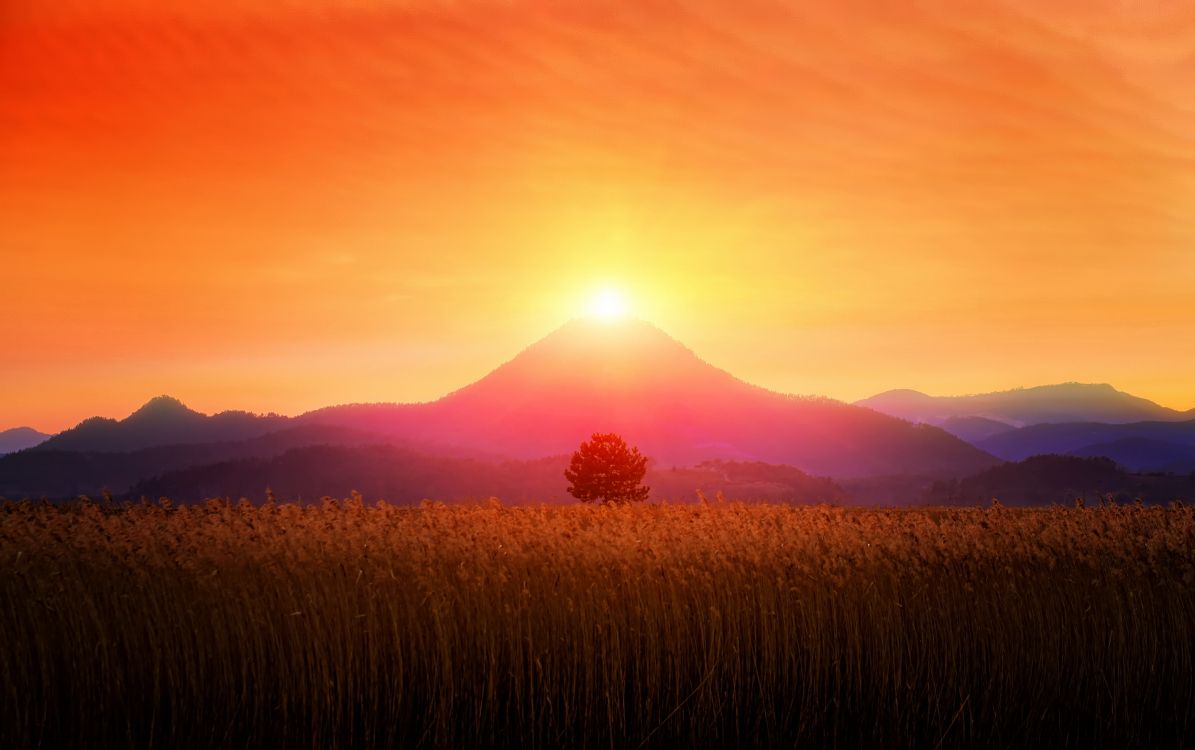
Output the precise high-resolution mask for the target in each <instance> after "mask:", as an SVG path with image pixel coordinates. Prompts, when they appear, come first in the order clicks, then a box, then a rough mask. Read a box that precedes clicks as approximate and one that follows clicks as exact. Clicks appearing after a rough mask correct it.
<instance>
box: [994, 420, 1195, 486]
mask: <svg viewBox="0 0 1195 750" xmlns="http://www.w3.org/2000/svg"><path fill="white" fill-rule="evenodd" d="M976 445H978V446H980V447H982V448H983V449H984V450H986V451H989V452H990V453H992V454H993V455H996V456H999V457H1000V458H1003V459H1006V460H1008V461H1019V460H1021V459H1024V458H1028V457H1029V456H1035V455H1039V454H1045V453H1063V454H1071V455H1076V456H1107V457H1108V458H1111V459H1113V460H1114V461H1116V462H1117V463H1119V464H1121V465H1122V466H1124V467H1126V468H1129V469H1132V470H1134V471H1172V472H1180V473H1189V472H1192V471H1195V420H1187V421H1184V422H1132V423H1130V424H1102V423H1098V422H1072V423H1066V424H1036V425H1030V426H1028V427H1022V428H1020V429H1017V430H1010V431H1008V432H1003V433H1000V434H998V435H993V436H992V437H990V438H987V439H985V440H981V441H978V442H977V443H976Z"/></svg>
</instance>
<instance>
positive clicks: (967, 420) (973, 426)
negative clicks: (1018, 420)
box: [938, 417, 1016, 445]
mask: <svg viewBox="0 0 1195 750" xmlns="http://www.w3.org/2000/svg"><path fill="white" fill-rule="evenodd" d="M938 426H939V427H941V428H942V429H943V430H946V431H947V432H949V433H950V434H951V435H954V436H955V437H957V438H962V439H963V440H966V441H967V442H968V443H971V444H972V445H974V444H975V443H977V442H979V441H980V440H987V439H988V438H990V437H993V436H995V435H1000V434H1001V433H1005V432H1008V431H1009V430H1015V429H1016V427H1015V426H1013V425H1010V424H1009V423H1007V422H1000V421H998V420H995V419H988V418H987V417H947V418H946V419H944V420H942V422H941V424H939V425H938Z"/></svg>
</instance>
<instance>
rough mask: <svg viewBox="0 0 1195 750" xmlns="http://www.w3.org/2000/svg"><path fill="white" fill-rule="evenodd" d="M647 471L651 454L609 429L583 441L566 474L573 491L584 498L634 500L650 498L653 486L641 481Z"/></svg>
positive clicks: (616, 500)
mask: <svg viewBox="0 0 1195 750" xmlns="http://www.w3.org/2000/svg"><path fill="white" fill-rule="evenodd" d="M646 473H647V457H646V456H643V455H641V454H640V453H639V449H638V448H629V447H627V442H626V441H625V440H623V439H622V438H620V437H619V436H618V435H615V434H614V433H612V432H609V433H594V434H593V437H591V438H590V439H589V440H588V441H587V442H584V443H581V447H580V448H578V449H577V452H576V453H574V454H573V460H572V461H571V462H569V465H568V468H567V469H565V470H564V478H565V479H567V480H568V481H569V486H568V491H569V494H570V495H572V496H573V497H575V498H577V499H578V500H580V501H581V502H585V503H590V502H594V501H595V500H597V501H601V502H605V503H630V502H640V501H643V500H646V499H647V493H648V492H650V491H651V488H650V487H644V486H643V485H642V484H640V483H641V482H642V481H643V475H644V474H646Z"/></svg>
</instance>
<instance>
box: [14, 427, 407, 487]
mask: <svg viewBox="0 0 1195 750" xmlns="http://www.w3.org/2000/svg"><path fill="white" fill-rule="evenodd" d="M379 443H402V441H400V440H398V439H397V438H386V437H382V436H379V435H376V434H373V433H369V432H363V431H360V430H351V429H348V428H344V427H326V426H324V425H318V424H311V425H301V426H297V427H289V428H287V429H284V430H279V431H278V432H272V433H269V434H267V435H261V436H258V437H255V438H251V439H248V440H239V441H230V442H217V443H184V444H176V445H161V446H154V447H152V448H141V449H139V450H135V451H122V452H112V451H64V450H55V449H47V450H27V451H21V452H19V453H13V454H10V455H7V456H0V497H8V498H19V497H43V496H44V497H52V498H64V497H75V496H78V495H92V496H97V495H99V494H100V493H101V492H104V491H108V492H111V493H112V494H114V495H124V494H126V493H127V492H128V490H129V487H131V486H132V485H133V484H136V483H138V482H141V481H143V480H147V479H149V478H152V477H156V476H159V475H162V474H165V473H168V472H171V471H177V470H180V469H185V468H188V467H195V466H204V465H210V464H214V463H219V462H222V461H237V460H246V459H255V458H270V457H273V456H276V455H279V454H282V453H285V452H286V451H289V450H292V449H295V448H302V447H307V446H313V445H326V446H338V447H344V446H350V447H351V446H364V445H374V444H379ZM420 448H421V449H426V448H425V447H424V446H420Z"/></svg>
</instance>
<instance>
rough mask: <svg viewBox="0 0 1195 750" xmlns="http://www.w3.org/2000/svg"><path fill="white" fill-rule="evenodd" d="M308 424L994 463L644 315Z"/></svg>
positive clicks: (845, 458) (826, 468) (840, 460)
mask: <svg viewBox="0 0 1195 750" xmlns="http://www.w3.org/2000/svg"><path fill="white" fill-rule="evenodd" d="M298 421H299V422H300V423H311V422H316V423H323V424H333V425H340V426H346V427H353V428H356V429H363V430H369V431H372V432H378V433H384V434H388V435H396V436H401V437H405V438H408V439H412V440H417V441H420V442H424V441H432V442H437V443H442V444H451V445H457V446H463V447H468V448H473V449H479V450H490V451H494V452H500V453H503V454H505V455H506V456H508V457H510V458H515V459H527V458H535V457H539V456H545V455H556V454H562V453H564V454H566V453H568V452H571V451H572V450H574V449H575V448H576V446H577V445H578V444H579V443H580V442H581V441H582V440H584V439H586V438H588V437H589V435H590V434H591V433H593V432H598V431H614V432H618V433H620V434H622V435H623V436H624V437H625V438H626V439H627V440H628V441H629V442H631V443H633V444H635V445H637V446H639V447H640V449H641V450H642V451H643V452H644V453H645V454H646V455H648V456H650V457H652V458H653V459H655V460H656V461H657V462H658V463H659V464H660V465H664V466H667V465H692V464H695V463H698V462H700V461H704V460H706V459H726V460H740V461H762V462H767V463H773V464H785V465H789V466H794V467H797V468H799V469H801V470H803V471H806V472H809V473H813V474H818V475H829V476H863V475H871V474H890V473H924V474H936V475H955V476H957V475H961V474H965V473H969V472H972V471H976V470H978V469H981V468H984V467H987V466H990V465H992V464H993V463H994V462H995V460H994V459H993V458H992V457H991V456H989V455H987V454H985V453H983V452H982V451H980V450H977V449H975V448H974V447H972V446H970V445H968V444H967V443H965V442H963V441H962V440H959V439H958V438H956V437H954V436H952V435H949V434H947V433H946V432H943V431H942V430H940V429H937V428H935V427H932V426H926V425H912V424H909V423H908V422H905V421H903V420H901V419H897V418H894V417H891V416H887V415H884V414H880V413H878V412H876V411H873V410H871V409H868V408H864V407H860V406H852V405H849V404H844V403H841V402H838V401H833V400H830V399H823V398H806V397H794V396H788V395H784V394H780V393H775V392H772V391H768V390H765V389H763V388H759V387H756V386H753V385H750V384H748V383H745V382H743V381H741V380H739V379H737V378H735V377H734V376H732V375H730V374H729V373H727V372H725V371H723V370H720V369H718V368H716V367H714V366H712V365H710V364H708V363H706V362H704V361H702V360H701V359H700V358H698V357H697V356H696V355H695V354H694V353H693V352H692V351H690V350H689V349H687V348H685V347H684V346H683V345H682V344H680V343H679V342H678V341H676V340H675V339H673V338H671V337H669V336H668V335H667V334H665V333H663V332H662V331H660V330H659V329H658V328H655V327H654V326H651V325H649V324H648V323H645V322H642V321H626V322H620V323H609V322H598V321H589V320H575V321H572V322H570V323H568V324H566V325H565V326H563V327H561V328H560V329H558V330H556V331H555V332H553V333H551V334H549V335H548V336H547V337H546V338H544V339H542V340H541V341H539V342H537V343H536V344H533V345H532V346H530V347H528V348H527V349H525V350H524V351H523V352H521V353H520V354H519V355H518V356H516V357H515V358H514V359H512V360H511V361H509V362H507V363H505V364H503V365H502V366H500V367H498V368H497V369H496V370H494V371H493V372H491V373H490V374H488V375H486V376H485V377H484V378H482V379H481V380H479V381H477V382H475V383H473V384H471V385H469V386H466V387H465V388H462V389H460V390H458V391H456V392H454V393H451V394H449V395H447V396H445V397H443V398H441V399H439V400H438V401H434V402H431V403H425V404H407V405H397V404H375V405H364V404H357V405H348V406H339V407H331V408H327V409H321V410H319V411H316V412H310V413H308V414H305V415H303V416H302V417H299V418H298Z"/></svg>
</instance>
